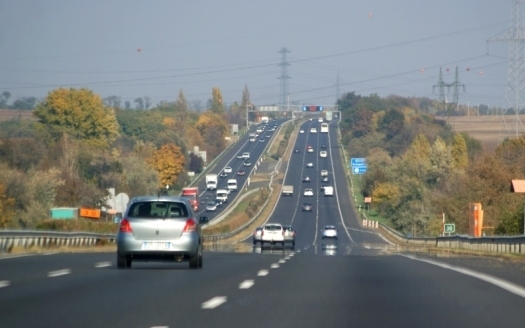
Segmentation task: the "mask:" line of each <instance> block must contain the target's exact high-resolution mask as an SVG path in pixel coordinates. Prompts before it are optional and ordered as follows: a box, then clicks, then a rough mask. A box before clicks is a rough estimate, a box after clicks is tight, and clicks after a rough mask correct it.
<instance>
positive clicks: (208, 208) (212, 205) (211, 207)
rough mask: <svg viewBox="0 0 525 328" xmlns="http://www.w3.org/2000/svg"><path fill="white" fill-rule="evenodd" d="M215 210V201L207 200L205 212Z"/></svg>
mask: <svg viewBox="0 0 525 328" xmlns="http://www.w3.org/2000/svg"><path fill="white" fill-rule="evenodd" d="M216 210H217V203H215V202H208V203H207V204H206V212H215V211H216Z"/></svg>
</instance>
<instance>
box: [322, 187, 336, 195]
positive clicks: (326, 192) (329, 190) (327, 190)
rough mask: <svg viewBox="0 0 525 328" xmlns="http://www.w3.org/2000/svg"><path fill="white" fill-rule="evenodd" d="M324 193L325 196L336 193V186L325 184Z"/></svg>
mask: <svg viewBox="0 0 525 328" xmlns="http://www.w3.org/2000/svg"><path fill="white" fill-rule="evenodd" d="M324 195H325V196H333V195H334V187H332V186H325V187H324Z"/></svg>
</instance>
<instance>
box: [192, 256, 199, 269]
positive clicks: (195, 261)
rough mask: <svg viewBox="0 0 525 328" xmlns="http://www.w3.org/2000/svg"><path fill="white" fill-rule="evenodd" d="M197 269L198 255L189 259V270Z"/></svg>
mask: <svg viewBox="0 0 525 328" xmlns="http://www.w3.org/2000/svg"><path fill="white" fill-rule="evenodd" d="M198 267H199V254H197V255H195V256H194V257H192V258H190V269H197V268H198Z"/></svg>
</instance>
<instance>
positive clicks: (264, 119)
mask: <svg viewBox="0 0 525 328" xmlns="http://www.w3.org/2000/svg"><path fill="white" fill-rule="evenodd" d="M268 121H269V119H268V116H262V117H261V123H268Z"/></svg>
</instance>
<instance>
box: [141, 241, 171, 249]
mask: <svg viewBox="0 0 525 328" xmlns="http://www.w3.org/2000/svg"><path fill="white" fill-rule="evenodd" d="M170 248H171V243H170V242H163V241H145V242H143V243H142V249H148V250H164V249H170Z"/></svg>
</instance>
